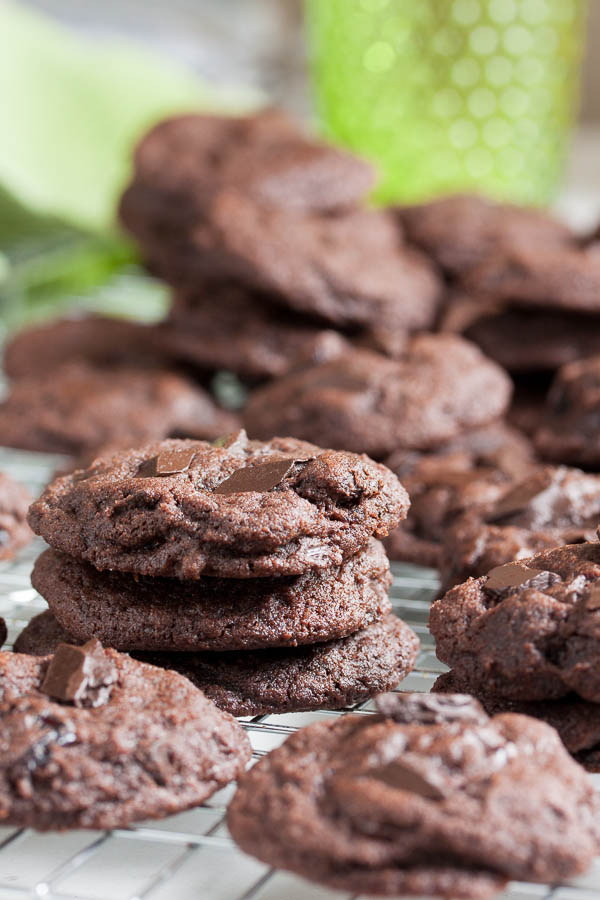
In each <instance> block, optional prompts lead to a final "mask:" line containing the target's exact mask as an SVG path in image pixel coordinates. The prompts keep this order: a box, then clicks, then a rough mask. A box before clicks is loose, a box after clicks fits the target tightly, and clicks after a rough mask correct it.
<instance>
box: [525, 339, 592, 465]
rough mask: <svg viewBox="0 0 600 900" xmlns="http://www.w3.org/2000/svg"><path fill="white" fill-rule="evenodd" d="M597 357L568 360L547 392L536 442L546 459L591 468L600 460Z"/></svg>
mask: <svg viewBox="0 0 600 900" xmlns="http://www.w3.org/2000/svg"><path fill="white" fill-rule="evenodd" d="M599 436H600V356H592V357H590V358H589V359H583V360H580V361H579V362H574V363H569V365H567V366H563V368H562V369H560V370H559V371H558V373H557V374H556V377H555V379H554V381H553V383H552V387H551V388H550V391H549V393H548V397H547V400H546V406H545V415H544V418H543V419H542V421H541V423H540V425H539V427H538V429H537V431H536V433H535V445H536V447H537V449H538V451H539V453H540V454H541V456H543V457H544V458H545V459H549V460H555V461H557V462H568V463H573V464H575V465H581V466H586V467H590V468H594V467H597V466H598V464H599V463H600V442H599V440H598V438H599Z"/></svg>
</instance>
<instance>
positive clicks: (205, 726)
mask: <svg viewBox="0 0 600 900" xmlns="http://www.w3.org/2000/svg"><path fill="white" fill-rule="evenodd" d="M91 643H92V644H93V643H94V642H91ZM96 643H97V642H96ZM65 646H66V645H64V644H63V645H62V648H63V649H62V651H61V648H60V647H59V648H58V649H57V651H56V653H55V655H54V656H53V657H41V658H36V657H33V656H25V655H22V654H18V653H4V652H3V653H0V673H1V676H2V678H1V682H0V692H1V695H2V704H1V709H0V718H1V720H2V728H1V733H2V736H1V738H0V816H1V818H2V821H3V822H4V824H6V825H16V826H20V827H32V828H36V829H39V830H47V829H64V828H95V829H96V828H99V829H104V828H116V827H124V826H126V825H128V824H129V823H131V822H133V821H137V820H140V819H146V818H161V817H163V816H167V815H171V814H173V813H176V812H180V811H182V810H184V809H188V808H189V807H192V806H196V805H198V804H199V803H201V802H203V801H204V800H206V799H207V798H208V797H210V795H211V794H213V793H214V792H215V791H216V790H217V789H218V788H220V787H222V786H223V785H225V784H227V783H228V782H229V781H231V780H232V779H233V778H235V777H236V776H238V775H239V774H240V773H241V771H242V770H243V769H244V766H245V764H246V762H247V761H248V759H249V757H250V744H249V742H248V739H247V737H246V736H245V734H244V732H243V730H242V729H241V727H240V726H239V724H238V723H237V722H235V720H234V719H233V718H231V717H230V716H229V715H227V714H226V713H224V712H222V711H221V710H218V709H217V708H216V707H215V706H214V705H213V704H212V703H211V702H210V701H209V700H208V699H207V698H206V697H205V696H204V695H203V694H202V693H201V692H200V691H198V690H197V689H196V688H195V687H194V686H193V685H192V684H191V683H190V682H189V681H188V680H187V679H185V678H182V677H181V676H180V675H178V674H177V673H176V672H169V671H165V670H164V669H158V668H155V667H153V666H149V665H145V664H144V663H141V662H138V661H136V660H133V659H131V658H130V657H128V656H126V655H123V654H119V653H117V652H116V651H113V650H105V651H103V650H102V648H101V646H100V645H99V644H98V647H100V651H99V652H100V653H101V654H102V656H103V660H102V663H101V665H102V668H101V678H100V680H99V685H100V686H99V687H96V682H94V680H93V679H94V676H95V675H97V674H98V672H97V666H98V661H97V654H98V651H97V650H95V651H94V655H95V656H96V660H95V661H94V664H95V667H96V668H93V669H90V668H88V666H89V661H87V660H86V663H85V666H86V668H84V671H85V672H88V676H87V677H85V678H83V684H82V685H81V688H82V691H83V693H82V694H79V693H78V694H77V695H76V696H75V698H74V699H71V700H67V699H66V697H64V696H62V695H61V696H60V701H59V700H55V699H52V697H53V695H54V694H55V692H56V691H57V689H58V690H59V691H60V690H61V689H64V688H65V686H66V684H67V683H70V682H68V678H67V677H66V673H64V672H62V673H61V672H60V671H59V672H58V673H57V674H56V677H54V678H53V679H51V678H50V672H51V668H52V666H53V663H55V661H56V660H57V657H59V653H61V652H62V654H63V656H64V654H65V650H64V648H65ZM87 646H88V645H86V647H87ZM85 649H86V648H80V650H79V651H78V650H77V648H71V654H72V653H73V652H74V654H75V656H76V655H77V653H78V652H81V651H83V652H85ZM67 651H68V647H67ZM71 654H70V653H69V652H67V661H70V660H71V658H72V657H71ZM87 655H88V657H89V655H90V654H89V653H88V654H87ZM64 664H65V665H66V664H67V663H64ZM79 674H80V673H79ZM74 676H75V673H74V672H73V671H71V672H70V677H71V678H73V677H74ZM57 682H58V688H57Z"/></svg>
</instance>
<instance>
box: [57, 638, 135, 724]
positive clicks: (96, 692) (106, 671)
mask: <svg viewBox="0 0 600 900" xmlns="http://www.w3.org/2000/svg"><path fill="white" fill-rule="evenodd" d="M116 680H117V669H116V667H115V665H114V663H113V662H112V661H111V660H110V659H109V658H108V657H107V656H106V654H105V653H104V649H103V647H102V644H101V643H100V641H98V640H96V638H92V640H90V641H88V642H87V643H86V644H84V645H83V646H82V647H75V646H74V645H73V644H59V645H58V647H57V648H56V652H55V654H54V656H53V657H52V659H51V660H50V664H49V666H48V669H47V670H46V675H45V677H44V680H43V682H42V685H41V690H42V691H43V692H44V693H45V694H48V696H49V697H52V698H54V699H55V700H63V701H65V702H67V703H73V704H74V705H75V706H94V707H95V706H103V705H104V704H105V703H106V702H107V701H108V699H109V697H110V695H111V693H112V688H113V685H114V683H115V681H116Z"/></svg>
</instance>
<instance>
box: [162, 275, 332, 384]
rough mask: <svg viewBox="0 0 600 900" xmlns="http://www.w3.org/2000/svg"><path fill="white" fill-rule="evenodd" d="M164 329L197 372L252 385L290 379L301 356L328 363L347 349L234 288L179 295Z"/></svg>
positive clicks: (178, 356)
mask: <svg viewBox="0 0 600 900" xmlns="http://www.w3.org/2000/svg"><path fill="white" fill-rule="evenodd" d="M161 328H162V337H163V341H164V344H165V347H166V348H167V349H168V352H169V353H170V355H171V356H172V358H173V359H175V360H177V361H180V362H183V363H186V364H188V365H190V366H192V367H193V369H194V370H200V371H205V372H214V371H216V370H218V369H227V370H228V371H230V372H235V373H236V374H237V375H239V376H240V377H241V378H243V379H245V380H251V381H252V380H255V381H262V380H264V379H267V378H273V377H277V376H279V375H284V374H285V373H286V372H288V371H289V370H290V369H291V368H293V367H294V363H295V361H296V359H297V358H298V357H301V358H302V359H304V360H310V359H312V360H313V362H315V363H316V362H320V361H322V360H324V359H328V358H329V357H330V355H337V353H338V352H341V348H342V347H344V345H345V342H344V340H343V338H342V337H341V336H340V335H337V334H336V333H335V332H333V331H329V330H325V329H324V328H323V326H322V325H321V324H316V323H315V322H313V321H311V320H310V319H307V318H306V317H304V316H300V315H294V313H292V312H291V311H290V310H284V309H282V308H281V307H280V306H279V307H278V306H277V305H276V304H273V303H272V302H270V301H269V300H268V299H267V298H264V297H263V296H262V295H260V294H258V293H256V292H254V293H251V292H249V291H244V290H241V289H239V288H236V287H234V286H229V287H225V286H223V287H220V288H214V289H212V290H210V291H201V292H196V293H193V292H189V293H185V292H180V293H178V294H176V296H175V298H174V300H173V304H172V309H171V314H170V318H169V321H168V322H166V323H165V324H163V325H162V326H161ZM338 345H339V347H338Z"/></svg>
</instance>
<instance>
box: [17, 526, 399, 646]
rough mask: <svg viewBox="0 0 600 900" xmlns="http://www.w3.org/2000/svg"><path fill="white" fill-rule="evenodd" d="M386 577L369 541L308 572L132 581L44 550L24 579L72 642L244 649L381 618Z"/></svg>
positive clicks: (337, 633)
mask: <svg viewBox="0 0 600 900" xmlns="http://www.w3.org/2000/svg"><path fill="white" fill-rule="evenodd" d="M391 580H392V579H391V575H390V572H389V563H388V560H387V557H386V555H385V552H384V550H383V547H382V546H381V544H380V543H379V542H377V541H371V542H370V543H369V544H368V545H367V547H366V548H365V549H364V550H360V551H359V552H358V553H357V554H356V555H355V556H352V557H351V558H350V559H349V560H347V561H346V562H345V563H343V564H342V565H341V566H336V567H335V568H333V569H331V570H329V569H326V570H325V571H323V572H319V573H318V574H315V573H311V572H309V573H306V574H305V575H297V576H288V577H280V578H253V579H251V580H250V581H249V580H248V579H243V580H240V581H237V580H235V579H231V578H229V579H221V578H200V579H199V580H198V581H194V582H185V581H179V580H178V579H175V578H158V579H157V578H154V579H153V578H137V579H133V578H132V577H131V575H121V574H120V573H118V572H98V571H97V569H94V568H93V566H90V565H89V564H88V563H83V562H79V561H78V560H76V559H73V557H70V556H65V554H63V553H57V552H56V551H54V550H47V551H46V552H45V553H43V554H42V555H41V556H40V557H39V558H38V560H37V561H36V564H35V567H34V570H33V574H32V578H31V582H32V584H33V586H34V588H35V589H36V590H37V591H39V593H40V594H41V595H42V597H44V598H45V600H46V601H47V602H48V606H49V607H50V609H51V611H52V612H53V613H54V615H55V616H56V618H57V619H58V621H59V622H60V623H61V624H62V625H63V626H64V628H65V629H67V630H68V631H69V633H70V634H71V635H73V636H74V637H75V638H76V639H77V641H78V642H81V641H85V640H87V639H88V638H90V637H97V638H99V639H100V640H101V641H102V643H103V644H106V645H107V646H109V647H114V648H115V649H117V650H126V651H130V650H167V651H179V650H254V649H257V648H261V647H295V646H297V645H299V644H314V643H318V642H321V641H330V640H333V639H335V638H341V637H345V636H346V635H348V634H351V633H352V632H354V631H357V630H358V629H360V628H365V627H366V626H367V625H369V624H370V623H371V622H372V621H374V620H375V619H379V618H381V616H382V615H383V614H384V613H387V612H389V610H390V609H391V604H390V601H389V597H388V590H389V587H390V584H391Z"/></svg>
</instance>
